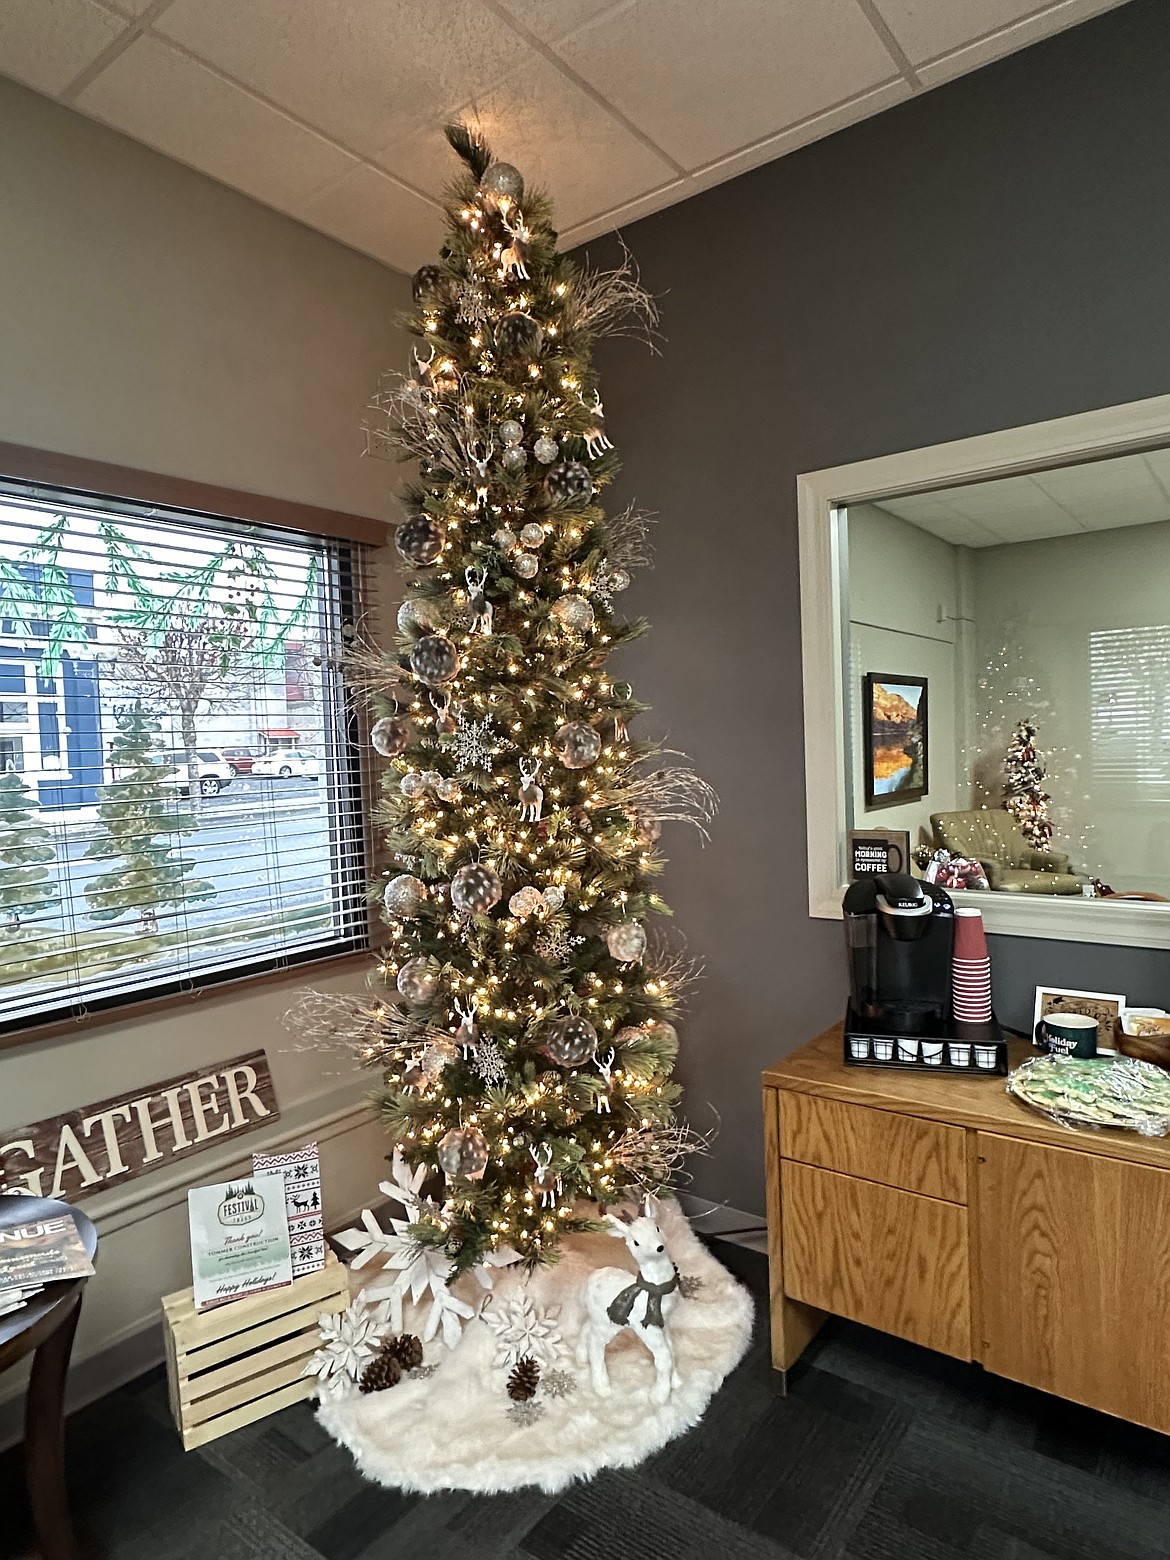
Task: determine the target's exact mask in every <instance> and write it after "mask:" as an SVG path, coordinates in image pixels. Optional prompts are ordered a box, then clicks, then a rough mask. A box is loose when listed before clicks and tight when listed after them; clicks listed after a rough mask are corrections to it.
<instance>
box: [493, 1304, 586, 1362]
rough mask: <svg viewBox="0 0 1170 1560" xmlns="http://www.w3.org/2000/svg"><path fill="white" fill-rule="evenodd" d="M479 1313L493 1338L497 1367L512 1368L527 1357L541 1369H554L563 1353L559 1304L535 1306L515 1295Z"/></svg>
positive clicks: (563, 1345)
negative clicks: (530, 1357) (529, 1356)
mask: <svg viewBox="0 0 1170 1560" xmlns="http://www.w3.org/2000/svg"><path fill="white" fill-rule="evenodd" d="M479 1314H480V1318H481V1320H482V1321H483V1323H484V1325H485V1326H486V1327H487V1328H488V1329H489V1330H490V1331H491V1332H492V1333H493V1334H494V1335H495V1340H496V1353H495V1363H496V1364H497V1365H500V1366H511V1365H515V1364H516V1362H517V1360H520V1359H523V1357H524V1356H525V1355H526V1354H528V1355H531V1356H532V1358H533V1359H534V1360H535V1361H536V1363H537V1364H538V1365H539V1366H540V1367H541V1369H542V1370H544V1369H546V1368H551V1367H552V1366H555V1365H556V1364H557V1362H558V1361H559V1360H560V1359H561V1357H562V1355H563V1354H564V1352H565V1344H564V1340H563V1339H562V1338H561V1331H560V1314H561V1308H560V1306H559V1305H549V1306H542V1305H537V1304H535V1302H534V1301H533V1300H531V1299H530V1298H529V1296H528V1295H516V1296H515V1297H514V1298H513V1299H511V1300H502V1301H500V1303H499V1304H498V1305H493V1304H491V1303H490V1302H485V1304H484V1307H483V1310H482V1311H481V1312H480V1313H479Z"/></svg>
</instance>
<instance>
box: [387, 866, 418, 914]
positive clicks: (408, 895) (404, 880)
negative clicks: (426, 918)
mask: <svg viewBox="0 0 1170 1560" xmlns="http://www.w3.org/2000/svg"><path fill="white" fill-rule="evenodd" d="M382 902H383V904H384V905H385V906H386V912H387V914H388V915H400V916H405V917H407V918H409V917H410V916H414V915H417V914H418V913H419V911H420V910H421V909H422V907H423V905H425V904H426V902H427V886H426V884H425V883H424V882H422V880H421V879H420V878H416V877H414V876H413V875H412V874H411V873H409V872H400V873H399V875H398V876H397V877H393V878H391V879H390V881H389V883H387V884H386V889H385V892H384V893H383V895H382Z"/></svg>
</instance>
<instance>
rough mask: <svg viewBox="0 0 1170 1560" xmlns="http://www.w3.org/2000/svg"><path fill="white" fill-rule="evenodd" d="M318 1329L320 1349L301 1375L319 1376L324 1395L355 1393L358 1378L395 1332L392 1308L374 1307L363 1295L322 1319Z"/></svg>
mask: <svg viewBox="0 0 1170 1560" xmlns="http://www.w3.org/2000/svg"><path fill="white" fill-rule="evenodd" d="M318 1328H319V1332H320V1337H321V1347H320V1348H319V1349H318V1350H317V1351H316V1353H315V1354H313V1355H312V1356H311V1357H310V1359H309V1361H308V1363H307V1364H306V1365H305V1368H304V1370H303V1371H302V1372H301V1375H302V1376H316V1378H317V1381H318V1383H319V1388H320V1391H321V1392H322V1393H323V1394H326V1393H329V1394H332V1393H339V1394H348V1393H351V1392H353V1391H355V1390H356V1384H357V1379H358V1377H359V1376H360V1375H361V1373H362V1371H363V1370H364V1369H365V1368H366V1366H367V1365H368V1364H369V1363H370V1361H371V1360H372V1359H374V1358H376V1356H377V1355H378V1354H379V1353H380V1352H381V1348H382V1344H383V1343H384V1342H385V1340H386V1337H387V1336H388V1335H389V1333H390V1332H392V1331H393V1327H392V1324H391V1318H390V1307H389V1305H387V1304H385V1303H377V1304H373V1305H371V1304H370V1302H369V1301H368V1300H366V1299H365V1298H363V1297H362V1296H361V1295H359V1296H358V1298H357V1299H356V1300H354V1301H352V1302H351V1303H350V1305H349V1306H348V1307H347V1308H346V1309H345V1310H344V1311H340V1312H338V1313H337V1314H336V1315H335V1316H329V1315H323V1316H321V1318H320V1320H319V1322H318Z"/></svg>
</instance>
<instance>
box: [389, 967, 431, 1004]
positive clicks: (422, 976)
mask: <svg viewBox="0 0 1170 1560" xmlns="http://www.w3.org/2000/svg"><path fill="white" fill-rule="evenodd" d="M397 984H398V994H399V996H402V997H405V998H406V1000H407V1001H408V1002H414V1003H421V1002H430V1001H431V1000H432V998H433V997H434V995H435V993H436V992H437V991H438V989H439V965H438V964H437V963H436V962H435V960H434V959H411V960H409V961H408V962H407V963H406V964H404V965H403V966H402V968H401V969H400V970H399V971H398V983H397Z"/></svg>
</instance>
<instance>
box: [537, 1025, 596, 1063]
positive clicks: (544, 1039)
mask: <svg viewBox="0 0 1170 1560" xmlns="http://www.w3.org/2000/svg"><path fill="white" fill-rule="evenodd" d="M540 1038H541V1048H542V1049H543V1051H544V1054H545V1055H546V1056H547V1057H548V1058H549V1060H550V1061H553V1062H556V1064H557V1066H558V1067H580V1066H582V1065H583V1064H584V1063H585V1062H589V1061H592V1060H593V1057H594V1056H595V1055H596V1054H597V1031H596V1029H594V1027H593V1025H592V1024H591V1023H590V1022H589V1020H588V1019H587V1018H581V1017H580V1016H579V1015H578V1014H575V1013H573V1014H569V1015H568V1017H566V1018H554V1019H553V1020H552V1021H551V1022H550V1023H548V1024H546V1025H545V1026H544V1028H543V1029H542V1030H541V1035H540Z"/></svg>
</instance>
